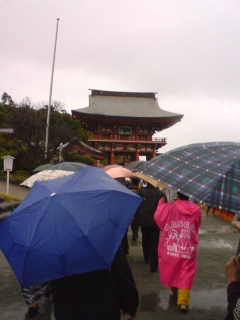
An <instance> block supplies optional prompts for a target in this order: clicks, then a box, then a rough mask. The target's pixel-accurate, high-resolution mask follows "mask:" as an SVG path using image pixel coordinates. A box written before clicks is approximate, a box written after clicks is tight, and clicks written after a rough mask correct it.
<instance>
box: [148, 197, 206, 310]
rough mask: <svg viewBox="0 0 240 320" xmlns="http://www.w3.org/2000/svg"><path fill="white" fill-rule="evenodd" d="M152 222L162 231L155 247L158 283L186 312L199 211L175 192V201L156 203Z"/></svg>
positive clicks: (199, 219)
mask: <svg viewBox="0 0 240 320" xmlns="http://www.w3.org/2000/svg"><path fill="white" fill-rule="evenodd" d="M154 219H155V222H156V223H157V225H158V226H159V228H160V230H161V237H160V241H159V246H158V258H159V268H160V280H161V282H162V283H163V285H165V286H168V287H170V288H171V291H172V294H173V295H175V296H176V298H177V305H178V306H179V308H180V310H181V311H182V312H187V311H188V308H189V297H190V289H191V287H192V283H193V280H194V276H195V272H196V255H197V246H198V229H199V227H200V224H201V219H202V214H201V210H200V208H199V206H197V205H196V204H195V203H193V202H191V201H189V198H188V197H187V196H185V195H184V194H181V193H180V192H177V200H176V201H174V202H171V203H164V202H163V200H161V201H159V204H158V207H157V210H156V212H155V215H154Z"/></svg>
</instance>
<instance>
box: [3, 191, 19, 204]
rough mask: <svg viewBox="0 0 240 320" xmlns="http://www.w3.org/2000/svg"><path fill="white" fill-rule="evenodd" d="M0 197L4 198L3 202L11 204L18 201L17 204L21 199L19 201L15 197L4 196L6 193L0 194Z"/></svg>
mask: <svg viewBox="0 0 240 320" xmlns="http://www.w3.org/2000/svg"><path fill="white" fill-rule="evenodd" d="M0 196H2V197H4V198H5V201H7V202H11V201H19V202H21V199H19V198H17V197H12V196H9V195H8V194H6V193H2V192H0Z"/></svg>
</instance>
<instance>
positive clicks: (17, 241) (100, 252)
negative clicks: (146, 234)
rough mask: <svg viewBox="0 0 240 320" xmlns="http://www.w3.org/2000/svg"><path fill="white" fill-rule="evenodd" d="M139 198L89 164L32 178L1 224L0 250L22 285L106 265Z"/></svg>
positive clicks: (105, 267)
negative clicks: (43, 178) (55, 175)
mask: <svg viewBox="0 0 240 320" xmlns="http://www.w3.org/2000/svg"><path fill="white" fill-rule="evenodd" d="M141 201H142V198H141V197H139V196H137V195H136V194H134V193H133V192H132V191H130V190H128V189H127V188H126V187H124V186H123V185H121V184H120V183H119V182H117V181H116V180H114V179H113V178H111V177H110V176H109V175H107V174H106V173H105V172H104V171H103V170H101V169H99V168H94V167H87V168H84V169H82V170H81V171H79V172H76V173H74V174H71V175H68V176H65V177H62V178H57V179H52V180H46V181H39V182H38V181H37V182H35V183H34V186H33V188H32V189H31V190H30V192H29V193H28V195H27V196H26V197H25V199H24V200H23V201H22V202H21V203H20V205H19V206H18V207H17V208H16V209H15V210H14V211H13V212H12V214H10V215H9V216H8V217H7V218H5V219H4V220H3V221H2V223H0V234H1V237H0V249H1V250H2V251H3V253H4V255H5V257H6V258H7V260H8V262H9V264H10V265H11V267H12V269H13V271H14V273H15V275H16V277H17V279H18V281H19V283H20V285H21V286H22V287H28V286H30V285H34V284H37V283H41V282H45V281H49V280H52V279H56V278H61V277H65V276H69V275H73V274H77V273H84V272H89V271H94V270H101V269H108V268H110V266H111V263H112V260H113V258H114V255H115V253H116V251H117V249H118V247H119V245H120V243H121V240H122V238H123V235H124V234H125V232H126V229H127V227H128V225H129V223H130V221H131V219H132V217H133V215H134V213H135V211H136V209H137V208H138V206H139V204H140V203H141Z"/></svg>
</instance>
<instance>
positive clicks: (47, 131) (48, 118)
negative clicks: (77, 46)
mask: <svg viewBox="0 0 240 320" xmlns="http://www.w3.org/2000/svg"><path fill="white" fill-rule="evenodd" d="M58 22H59V18H57V27H56V37H55V46H54V53H53V64H52V76H51V84H50V93H49V102H48V113H47V127H46V142H45V159H47V155H48V136H49V121H50V112H51V103H52V86H53V74H54V64H55V57H56V47H57V34H58Z"/></svg>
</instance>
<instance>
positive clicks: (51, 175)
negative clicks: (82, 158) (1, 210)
mask: <svg viewBox="0 0 240 320" xmlns="http://www.w3.org/2000/svg"><path fill="white" fill-rule="evenodd" d="M72 173H74V172H73V171H64V170H43V171H41V172H38V173H36V174H34V175H32V176H31V177H29V178H27V179H26V180H24V181H23V182H22V183H20V186H25V187H29V188H31V187H32V186H33V184H34V182H35V181H42V180H50V179H56V178H61V177H64V176H67V175H69V174H72Z"/></svg>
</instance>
